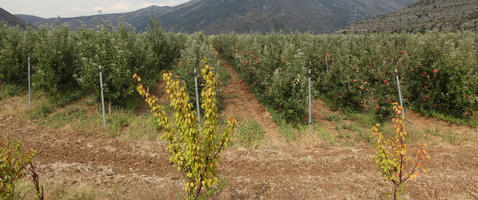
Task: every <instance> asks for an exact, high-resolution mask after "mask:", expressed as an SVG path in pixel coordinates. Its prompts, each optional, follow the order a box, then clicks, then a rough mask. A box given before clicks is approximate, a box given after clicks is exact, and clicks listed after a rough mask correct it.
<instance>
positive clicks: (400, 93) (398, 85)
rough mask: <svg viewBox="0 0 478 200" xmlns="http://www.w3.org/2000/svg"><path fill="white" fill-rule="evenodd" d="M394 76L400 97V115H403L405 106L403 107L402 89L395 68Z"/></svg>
mask: <svg viewBox="0 0 478 200" xmlns="http://www.w3.org/2000/svg"><path fill="white" fill-rule="evenodd" d="M395 78H396V79H397V88H398V97H399V98H400V106H402V108H403V110H402V116H403V117H405V107H403V99H402V91H401V90H400V78H399V76H398V70H397V69H395Z"/></svg>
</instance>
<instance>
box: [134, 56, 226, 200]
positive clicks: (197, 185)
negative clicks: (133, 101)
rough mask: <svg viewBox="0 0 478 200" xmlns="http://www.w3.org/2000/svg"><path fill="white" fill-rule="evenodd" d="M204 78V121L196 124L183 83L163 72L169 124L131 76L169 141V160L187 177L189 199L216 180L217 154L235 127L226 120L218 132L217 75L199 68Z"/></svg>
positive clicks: (163, 111)
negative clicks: (172, 115) (168, 108)
mask: <svg viewBox="0 0 478 200" xmlns="http://www.w3.org/2000/svg"><path fill="white" fill-rule="evenodd" d="M201 74H202V76H203V79H204V85H203V89H202V91H201V97H202V98H201V103H202V106H201V108H202V109H203V111H204V120H203V123H202V124H199V121H198V118H197V117H196V113H195V111H194V110H193V106H192V104H191V103H190V102H189V95H188V93H187V92H186V88H185V86H184V85H183V82H181V81H179V80H175V79H173V78H172V76H173V75H172V73H170V72H169V73H165V74H163V80H164V81H165V82H166V88H165V90H166V93H167V95H168V97H169V100H170V105H171V107H172V108H173V109H174V113H175V118H174V123H170V119H169V118H168V117H167V115H166V112H165V109H164V107H163V106H161V105H159V104H158V98H157V97H155V96H154V95H151V94H150V93H149V88H147V87H144V86H143V85H142V84H141V83H140V81H141V78H140V77H139V76H137V75H136V74H134V75H133V77H134V79H135V80H136V81H137V82H139V85H138V87H137V91H138V92H139V94H140V95H141V96H143V97H144V98H145V101H146V102H147V103H148V105H149V106H150V107H151V111H152V112H153V113H154V115H155V116H156V117H157V118H158V120H157V123H158V125H159V126H160V127H161V130H162V132H163V135H162V139H164V140H166V141H167V142H168V144H167V150H168V152H169V158H170V161H171V162H173V163H174V164H175V165H176V166H177V167H178V170H179V171H180V172H181V173H182V175H183V177H184V179H185V180H186V187H185V190H186V191H187V192H188V195H189V198H190V199H196V198H198V197H199V196H200V194H201V191H202V190H203V189H205V190H207V189H208V188H211V187H212V186H213V185H215V184H217V183H218V179H217V174H216V167H217V165H218V164H219V162H218V161H219V154H220V153H221V152H222V151H223V150H224V149H225V147H226V145H227V143H228V142H229V141H230V138H231V135H232V132H233V130H234V127H235V121H234V120H231V121H228V122H227V128H226V130H225V131H224V133H223V135H222V136H220V135H218V121H217V109H218V108H217V99H216V85H217V82H216V76H217V75H216V74H215V73H214V72H212V71H211V67H210V66H209V65H207V64H206V65H205V67H204V68H203V69H202V70H201Z"/></svg>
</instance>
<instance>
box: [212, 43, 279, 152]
mask: <svg viewBox="0 0 478 200" xmlns="http://www.w3.org/2000/svg"><path fill="white" fill-rule="evenodd" d="M213 51H214V50H213ZM214 53H216V51H214ZM218 58H219V60H220V61H221V62H222V66H221V67H223V68H225V69H226V70H227V71H228V72H229V74H231V79H230V82H229V83H228V84H227V86H226V88H224V91H223V94H224V99H223V104H224V110H223V111H222V113H221V117H222V118H224V119H230V118H236V119H237V120H238V122H239V123H241V121H242V120H244V119H250V120H255V121H257V122H258V123H259V124H260V125H261V126H262V128H263V130H264V133H265V136H266V138H267V139H268V141H270V142H271V143H272V144H273V145H279V144H280V143H281V138H279V131H278V127H277V125H276V123H275V122H274V120H273V119H272V116H271V115H270V113H269V111H267V109H266V108H265V106H264V105H262V104H260V103H259V101H257V99H256V96H255V95H254V94H253V93H251V92H250V91H249V88H248V86H247V85H246V83H245V82H243V81H242V80H241V79H240V78H239V75H238V74H237V72H236V71H234V69H232V67H231V65H229V64H228V63H227V62H226V61H225V60H224V59H222V58H220V57H219V56H218Z"/></svg>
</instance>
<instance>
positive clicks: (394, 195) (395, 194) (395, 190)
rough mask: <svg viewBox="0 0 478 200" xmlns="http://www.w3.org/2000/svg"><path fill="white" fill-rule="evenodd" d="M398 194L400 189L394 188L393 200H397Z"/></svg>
mask: <svg viewBox="0 0 478 200" xmlns="http://www.w3.org/2000/svg"><path fill="white" fill-rule="evenodd" d="M397 193H398V188H397V186H396V185H395V186H394V187H393V200H397Z"/></svg>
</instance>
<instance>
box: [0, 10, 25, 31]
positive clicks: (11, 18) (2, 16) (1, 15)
mask: <svg viewBox="0 0 478 200" xmlns="http://www.w3.org/2000/svg"><path fill="white" fill-rule="evenodd" d="M0 22H6V23H7V24H9V25H13V26H17V25H18V26H20V27H23V28H25V27H26V26H27V24H26V23H25V22H24V21H23V20H21V19H19V18H18V17H16V16H15V15H12V14H11V13H9V12H8V11H6V10H4V9H2V8H0Z"/></svg>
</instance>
